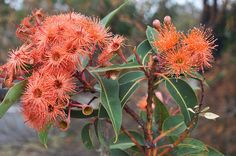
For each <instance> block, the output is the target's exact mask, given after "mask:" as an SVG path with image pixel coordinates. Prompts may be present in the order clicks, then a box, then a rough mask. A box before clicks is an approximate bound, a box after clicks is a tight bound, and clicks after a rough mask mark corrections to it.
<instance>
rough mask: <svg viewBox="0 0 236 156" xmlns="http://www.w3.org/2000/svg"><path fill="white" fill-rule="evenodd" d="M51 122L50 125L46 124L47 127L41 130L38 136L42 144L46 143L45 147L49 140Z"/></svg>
mask: <svg viewBox="0 0 236 156" xmlns="http://www.w3.org/2000/svg"><path fill="white" fill-rule="evenodd" d="M51 126H52V125H51V124H49V125H48V126H46V128H45V129H43V130H41V131H39V132H38V138H39V141H40V143H41V144H43V145H44V147H45V148H47V142H48V132H49V130H50V128H51Z"/></svg>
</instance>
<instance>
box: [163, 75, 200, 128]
mask: <svg viewBox="0 0 236 156" xmlns="http://www.w3.org/2000/svg"><path fill="white" fill-rule="evenodd" d="M165 80H166V81H165V84H166V88H167V90H168V91H169V93H170V95H171V96H172V97H173V99H174V100H175V101H176V103H177V104H178V105H179V106H180V109H181V112H182V114H183V116H184V121H185V123H186V125H188V123H189V122H190V121H191V119H192V118H193V116H194V113H192V112H190V111H189V110H188V108H191V109H194V107H195V106H196V105H197V104H198V101H197V96H196V95H195V93H194V91H193V89H192V88H191V87H190V86H189V84H188V83H187V82H185V81H183V80H181V79H168V78H166V77H165Z"/></svg>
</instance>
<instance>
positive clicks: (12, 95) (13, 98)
mask: <svg viewBox="0 0 236 156" xmlns="http://www.w3.org/2000/svg"><path fill="white" fill-rule="evenodd" d="M26 83H27V81H26V80H24V81H21V82H18V83H16V84H15V85H14V86H13V87H11V88H10V89H9V90H8V92H7V94H6V96H5V98H4V99H3V101H2V102H1V104H0V118H2V117H3V115H4V114H5V113H6V112H7V110H8V109H9V108H10V107H11V106H12V105H13V104H14V103H15V102H17V100H19V99H20V97H21V95H22V94H23V92H24V89H25V86H26Z"/></svg>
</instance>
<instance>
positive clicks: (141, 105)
mask: <svg viewBox="0 0 236 156" xmlns="http://www.w3.org/2000/svg"><path fill="white" fill-rule="evenodd" d="M137 106H138V108H139V109H140V110H142V111H146V107H147V97H146V96H144V97H142V99H141V100H140V101H139V103H138V105H137Z"/></svg>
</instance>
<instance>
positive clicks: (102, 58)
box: [98, 35, 124, 64]
mask: <svg viewBox="0 0 236 156" xmlns="http://www.w3.org/2000/svg"><path fill="white" fill-rule="evenodd" d="M123 42H124V37H122V36H119V35H116V36H114V38H113V39H112V41H111V43H110V44H109V45H108V47H107V48H105V50H104V51H102V53H101V54H100V55H99V56H98V63H99V64H104V63H105V62H107V61H109V60H110V59H111V58H112V57H113V56H114V54H115V53H117V52H118V53H119V51H118V50H119V49H120V48H121V47H122V46H123V45H124V43H123Z"/></svg>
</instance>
